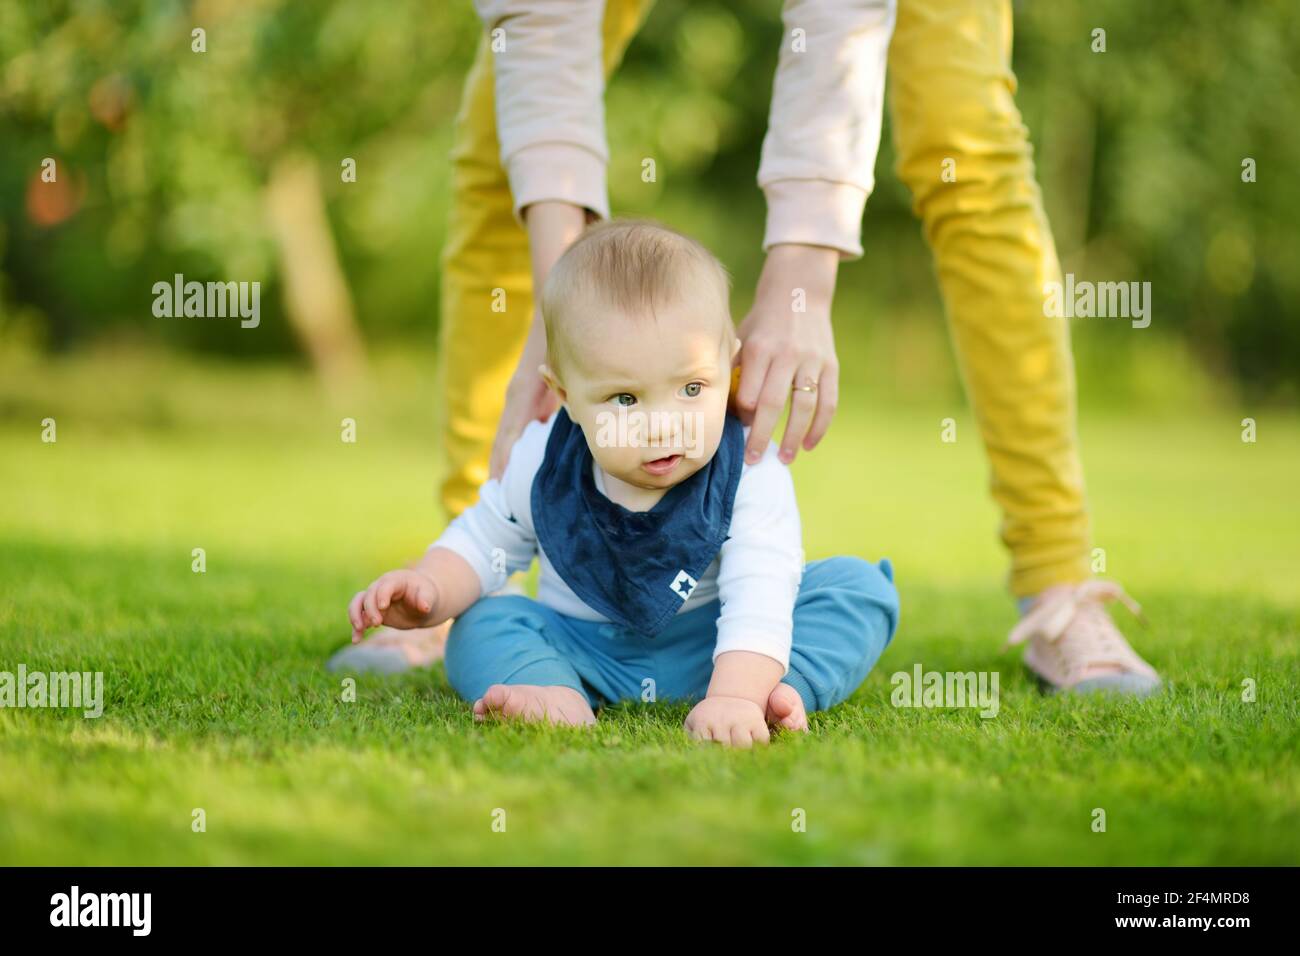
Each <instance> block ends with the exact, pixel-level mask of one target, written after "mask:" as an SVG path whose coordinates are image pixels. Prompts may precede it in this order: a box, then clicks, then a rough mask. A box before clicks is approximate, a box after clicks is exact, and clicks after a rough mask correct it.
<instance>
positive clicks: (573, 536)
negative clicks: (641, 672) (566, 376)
mask: <svg viewBox="0 0 1300 956" xmlns="http://www.w3.org/2000/svg"><path fill="white" fill-rule="evenodd" d="M555 414H556V418H555V424H554V425H553V426H552V428H551V435H550V438H549V439H548V440H547V443H546V455H545V457H544V458H543V459H542V464H541V467H540V468H538V470H537V474H536V476H535V477H534V478H533V488H532V497H531V502H532V508H533V527H534V528H535V529H536V531H537V540H538V543H539V544H540V545H541V547H542V550H543V551H545V552H546V557H547V558H548V559H549V560H550V562H551V564H552V565H553V566H554V567H555V570H556V573H558V574H559V576H560V577H561V578H562V579H563V580H564V583H565V584H567V585H568V586H569V587H570V588H571V589H572V590H573V593H574V594H576V595H577V596H578V597H579V598H581V599H582V601H583V602H584V603H585V604H586V605H587V606H588V607H590V608H592V609H593V610H595V611H598V612H600V613H601V614H603V615H604V616H605V617H607V618H609V619H610V620H611V621H614V622H615V623H617V624H621V625H622V626H623V627H626V628H628V629H630V630H633V631H637V632H640V633H642V634H646V635H649V636H654V635H655V634H657V633H659V632H660V631H662V630H663V629H664V628H665V627H667V626H668V624H669V623H670V622H671V621H672V619H673V616H674V615H675V614H676V613H677V612H678V611H679V610H681V606H682V604H684V603H685V602H686V599H687V598H688V597H690V595H691V591H692V590H694V588H695V585H696V582H698V581H699V579H700V578H701V577H703V576H704V572H705V571H706V570H707V569H708V567H709V565H710V564H712V563H713V559H714V558H715V557H717V555H718V550H719V549H720V548H721V547H722V543H723V542H724V541H726V540H727V533H728V530H729V529H730V527H731V509H732V506H733V505H734V504H735V501H736V488H737V486H738V485H739V484H740V472H741V469H742V468H743V466H744V455H745V435H744V431H743V430H742V427H741V424H740V420H739V419H737V418H735V417H734V416H732V415H728V416H727V418H726V423H725V424H724V426H723V429H722V441H721V442H720V443H719V445H718V451H717V453H716V454H715V455H714V456H713V459H712V460H711V461H710V462H709V463H708V464H707V465H706V466H705V467H703V468H701V469H700V470H699V471H697V472H696V473H695V474H693V475H691V477H689V478H687V479H686V480H685V481H683V482H680V483H678V484H676V485H674V486H673V487H672V488H669V489H668V492H667V493H666V494H665V495H664V496H663V497H662V498H660V499H659V501H658V502H656V504H655V506H654V507H653V508H651V509H650V510H649V511H629V510H628V509H627V508H624V507H623V506H622V505H620V504H618V503H617V502H614V501H611V500H610V499H608V498H606V497H605V495H604V494H602V493H601V491H600V490H599V489H598V488H597V487H596V481H595V478H594V477H593V475H592V457H591V449H590V448H588V447H587V439H586V438H585V437H584V436H583V434H582V429H581V428H579V427H578V426H577V425H575V424H574V423H573V420H572V419H570V418H569V413H568V411H566V410H565V409H564V408H561V409H560V410H559V411H558V412H556V413H555Z"/></svg>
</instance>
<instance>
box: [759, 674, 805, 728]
mask: <svg viewBox="0 0 1300 956" xmlns="http://www.w3.org/2000/svg"><path fill="white" fill-rule="evenodd" d="M767 722H768V723H769V724H774V725H776V726H778V727H782V728H784V729H786V730H799V731H805V732H806V731H807V730H808V711H807V710H806V709H805V708H804V705H803V698H802V697H800V696H799V692H798V691H797V690H795V689H794V688H793V687H791V686H790V685H789V684H777V685H776V687H775V689H773V691H772V693H771V694H769V695H768V698H767Z"/></svg>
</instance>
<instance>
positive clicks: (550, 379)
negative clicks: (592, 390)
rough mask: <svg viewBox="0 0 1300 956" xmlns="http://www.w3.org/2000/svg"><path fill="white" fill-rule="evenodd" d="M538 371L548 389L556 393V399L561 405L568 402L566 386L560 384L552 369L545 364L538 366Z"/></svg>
mask: <svg viewBox="0 0 1300 956" xmlns="http://www.w3.org/2000/svg"><path fill="white" fill-rule="evenodd" d="M537 371H538V373H539V374H540V375H541V376H542V381H544V382H545V383H546V387H547V388H549V389H550V390H551V391H552V392H554V393H555V397H556V398H558V399H559V400H560V403H561V404H564V403H565V402H567V401H568V395H567V393H566V392H565V391H564V386H563V385H561V384H560V380H559V379H558V378H556V376H555V373H554V372H553V371H551V367H550V366H549V365H547V364H546V363H545V362H543V363H542V364H541V365H539V366H537Z"/></svg>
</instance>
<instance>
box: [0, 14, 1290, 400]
mask: <svg viewBox="0 0 1300 956" xmlns="http://www.w3.org/2000/svg"><path fill="white" fill-rule="evenodd" d="M903 2H906V0H903ZM779 6H780V5H779V3H777V2H775V0H769V2H766V3H762V4H748V3H745V4H742V3H724V2H687V0H660V2H658V3H657V5H656V7H655V8H654V10H653V12H652V13H651V15H650V18H649V20H648V22H647V23H646V24H645V27H644V29H643V31H642V33H641V34H640V36H639V37H638V38H637V40H636V41H635V42H634V43H633V45H632V46H631V48H630V49H629V51H628V54H627V58H626V61H625V63H624V65H623V67H622V69H621V70H620V71H619V73H618V75H617V76H616V78H615V80H614V81H613V82H612V84H611V86H610V89H609V92H608V129H609V135H610V141H611V150H612V158H611V169H610V192H611V200H612V203H613V207H614V209H615V211H616V213H619V214H642V215H652V216H654V217H656V218H658V219H661V220H663V221H666V222H669V223H672V224H674V225H676V226H678V227H680V228H683V229H685V230H687V231H690V232H692V233H695V234H697V235H699V236H700V237H701V238H702V239H704V240H705V241H706V242H708V243H709V245H710V246H711V247H712V248H714V249H715V250H716V251H717V252H718V253H719V255H721V256H722V258H723V259H724V261H725V262H726V263H727V265H728V267H729V268H730V269H731V270H732V272H733V274H734V275H735V277H736V286H737V305H738V307H739V308H740V309H743V307H744V305H745V304H746V303H747V301H748V297H749V295H750V294H751V290H752V285H753V281H754V279H755V278H756V275H757V269H758V266H759V264H760V262H761V254H760V250H759V242H760V239H761V235H762V224H763V204H762V197H761V194H760V193H759V191H758V189H757V187H756V186H755V183H754V176H755V173H756V171H757V167H758V156H759V146H760V143H761V141H762V137H763V132H764V129H765V126H766V120H767V107H768V98H769V94H770V90H771V77H772V72H773V69H774V66H775V63H776V53H777V49H778V47H779V44H780V42H781V26H780V21H779V15H778V14H779ZM195 27H202V28H203V29H205V30H206V31H207V38H206V39H207V51H206V52H205V53H201V54H200V53H195V52H192V50H191V30H193V29H194V28H195ZM1098 27H1100V28H1103V29H1105V30H1106V34H1107V49H1106V52H1105V53H1094V52H1093V51H1092V49H1091V46H1092V31H1093V30H1094V29H1096V28H1098ZM1016 31H1017V33H1016V52H1015V68H1016V72H1017V75H1018V77H1019V81H1020V89H1019V93H1018V101H1019V103H1020V105H1021V108H1022V111H1023V113H1024V115H1025V119H1026V122H1027V124H1028V126H1029V128H1030V131H1031V134H1032V136H1033V139H1034V142H1035V145H1036V147H1037V150H1038V163H1039V173H1040V180H1041V181H1042V183H1043V186H1044V190H1045V194H1046V197H1047V203H1048V210H1049V214H1050V215H1051V217H1052V221H1053V225H1054V227H1055V230H1056V234H1057V242H1058V247H1059V249H1060V252H1061V255H1062V259H1063V265H1064V266H1065V268H1066V270H1067V271H1073V272H1074V273H1075V274H1076V275H1077V276H1078V277H1079V278H1095V279H1103V280H1139V281H1150V282H1151V283H1152V288H1153V301H1154V313H1153V314H1154V321H1153V324H1152V328H1151V329H1150V330H1149V331H1146V332H1143V333H1142V334H1143V335H1150V336H1157V337H1171V338H1173V339H1175V340H1177V341H1178V342H1179V343H1180V344H1185V345H1186V347H1187V349H1189V350H1190V351H1191V352H1192V353H1194V354H1195V356H1196V357H1197V359H1198V363H1199V365H1200V366H1201V368H1202V369H1204V370H1207V371H1208V372H1209V374H1210V375H1211V376H1213V377H1215V378H1217V379H1220V380H1223V381H1232V382H1235V383H1236V388H1238V389H1239V391H1240V392H1241V393H1242V394H1244V395H1246V396H1249V397H1252V398H1273V399H1280V400H1283V401H1293V400H1295V399H1296V397H1297V395H1298V394H1300V256H1298V255H1297V253H1298V252H1300V242H1297V239H1296V236H1297V222H1298V221H1300V176H1298V175H1297V174H1300V129H1298V128H1297V126H1296V119H1297V117H1298V116H1300V110H1298V109H1297V107H1300V76H1298V75H1297V63H1300V18H1297V17H1296V16H1295V9H1294V4H1293V3H1291V2H1288V0H1252V2H1227V0H1224V2H1208V3H1197V4H1185V3H1180V2H1177V0H1142V2H1133V0H1095V2H1088V3H1085V2H1082V0H1069V2H1065V0H1058V2H1052V3H1047V2H1040V3H1023V4H1017V6H1016ZM479 33H480V30H479V24H478V22H477V19H476V18H475V16H474V12H473V9H472V6H471V4H470V3H469V0H456V2H449V3H448V2H444V3H431V2H428V0H394V2H386V3H382V4H375V3H368V2H365V0H321V2H311V3H303V2H290V0H249V2H238V3H236V2H233V0H232V2H227V0H210V2H208V0H200V2H196V3H181V2H168V0H114V2H111V3H110V2H107V0H103V2H91V0H87V2H77V3H72V2H60V0H0V144H2V147H3V149H2V151H0V338H2V339H5V340H11V341H30V342H33V343H35V344H36V345H37V347H49V348H55V349H64V348H68V347H73V346H77V345H81V344H85V343H87V342H90V341H93V340H96V339H99V338H103V337H111V338H115V339H121V338H126V339H142V340H146V341H155V340H156V341H162V342H165V343H170V344H174V345H177V346H186V347H191V348H199V349H204V350H212V351H221V352H228V353H236V354H249V355H252V354H258V355H261V354H266V355H285V354H290V353H291V352H292V351H293V349H294V345H293V341H292V337H291V336H290V335H289V333H288V332H287V331H286V323H284V322H283V321H277V320H278V319H280V318H281V317H282V316H281V315H280V314H279V310H280V308H281V306H280V304H279V296H278V291H279V289H278V282H279V277H278V275H277V262H276V258H275V254H274V248H273V242H272V238H271V236H270V232H269V228H268V226H267V224H266V216H265V211H264V209H263V197H264V193H263V190H264V187H265V184H266V181H267V177H268V173H269V170H270V169H271V168H272V166H273V164H274V163H275V161H276V160H277V159H278V158H280V157H282V156H284V155H286V154H288V153H291V152H296V151H306V152H308V153H310V154H311V155H313V156H315V157H316V158H317V159H318V161H319V164H320V168H321V173H322V176H321V179H322V182H323V183H324V187H325V190H326V196H325V201H326V205H327V209H328V211H329V215H330V218H331V224H332V226H333V229H334V234H335V241H336V242H337V244H338V247H339V251H340V256H341V259H342V264H343V267H344V270H345V272H346V275H347V277H348V282H349V284H350V286H351V291H352V294H353V297H354V300H355V303H356V310H357V314H358V320H359V322H360V323H361V325H362V328H363V330H364V331H365V333H366V336H367V338H368V339H369V340H370V341H374V342H384V341H387V342H389V343H397V342H401V343H403V344H409V343H416V344H419V345H421V346H422V347H427V346H429V345H431V344H432V342H433V334H434V330H435V329H436V318H437V317H436V313H437V289H438V281H439V277H438V268H437V262H438V252H439V250H440V248H441V244H442V239H443V236H444V233H445V220H446V209H447V204H448V195H447V193H448V181H449V175H448V172H449V171H448V168H447V155H448V150H449V146H450V140H451V125H452V119H453V117H454V115H455V111H456V109H457V106H458V101H459V96H460V88H461V84H462V82H463V78H464V76H465V73H466V71H467V69H468V66H469V63H470V62H471V60H472V59H473V55H474V50H475V46H476V43H477V42H478V37H479ZM646 156H653V157H655V158H656V161H657V167H658V179H657V182H655V183H644V182H643V181H642V180H641V176H640V163H641V160H642V158H643V157H646ZM45 157H53V158H55V159H56V161H57V162H58V169H59V179H60V183H61V185H60V188H59V190H58V191H53V192H51V191H46V192H45V193H40V192H38V189H39V186H38V183H39V175H40V168H41V162H42V160H43V159H44V158H45ZM345 157H351V158H354V159H355V160H356V162H357V170H358V176H357V182H356V183H353V184H345V183H342V182H341V181H340V177H339V175H338V171H339V168H340V165H339V164H340V163H341V161H342V160H343V158H345ZM1247 157H1249V158H1252V159H1254V160H1255V162H1256V164H1257V177H1258V181H1257V182H1255V183H1244V182H1243V181H1242V175H1241V173H1242V162H1243V160H1244V159H1245V158H1247ZM892 163H893V154H892V149H891V148H890V145H889V134H888V129H886V135H885V139H884V146H883V149H882V153H881V157H880V161H879V163H878V164H877V175H878V185H877V189H876V193H875V195H873V197H872V199H871V201H870V203H869V204H868V210H867V220H866V228H865V238H864V241H865V245H866V249H867V254H866V256H865V257H864V260H863V261H862V262H861V263H857V264H854V265H852V266H849V267H846V268H845V269H843V270H842V271H841V274H842V279H841V293H840V299H839V302H838V303H837V318H836V321H837V326H838V328H839V329H840V330H841V331H840V334H841V337H842V338H844V339H845V340H851V339H852V338H853V335H854V330H855V329H857V328H861V327H864V326H868V325H869V326H871V327H872V328H873V331H879V330H880V329H882V328H884V329H888V328H889V327H891V325H896V326H899V327H901V326H903V325H904V324H906V323H910V322H912V321H913V318H914V317H915V316H916V315H917V314H918V313H920V312H923V311H924V312H929V313H931V314H937V312H938V298H937V294H936V292H935V289H934V282H933V272H932V266H931V263H930V260H929V256H928V254H927V252H926V250H925V247H924V245H923V243H921V242H920V240H919V229H918V226H917V224H916V222H915V220H914V219H913V217H912V215H911V211H910V199H909V197H908V195H907V193H906V190H905V189H904V188H903V187H902V186H901V185H900V184H899V183H898V181H897V179H896V178H895V177H894V176H893V175H892V172H891V168H892ZM51 197H52V198H51ZM176 272H183V273H184V274H185V276H186V278H187V279H201V280H202V279H215V278H239V279H243V280H254V279H256V280H260V281H261V282H262V283H263V316H264V318H263V322H262V326H261V329H260V330H259V334H256V335H250V334H235V330H234V329H233V328H231V327H230V326H228V325H222V324H220V323H205V322H175V321H173V320H168V319H158V318H155V317H154V316H153V315H152V313H151V311H150V306H151V302H152V293H151V286H152V284H153V283H154V282H156V281H158V280H159V279H168V278H170V277H171V276H172V274H173V273H176ZM1084 334H1085V335H1087V336H1104V341H1105V359H1104V364H1106V365H1107V366H1113V365H1115V364H1117V363H1119V364H1122V363H1123V362H1124V361H1126V358H1125V357H1126V356H1131V355H1132V354H1134V352H1135V349H1139V348H1141V346H1137V345H1136V344H1135V340H1136V339H1137V338H1138V337H1139V336H1138V335H1137V334H1136V333H1127V334H1124V333H1121V332H1120V331H1119V330H1118V327H1117V326H1115V325H1114V324H1113V325H1112V328H1110V329H1105V330H1100V329H1098V328H1090V329H1087V330H1085V332H1084ZM1077 335H1078V332H1076V336H1077ZM935 338H936V340H938V339H939V337H938V336H936V337H935ZM1083 354H1084V361H1083V363H1082V364H1083V365H1084V368H1085V371H1086V367H1087V362H1086V357H1087V354H1088V346H1087V345H1085V347H1084V349H1083ZM906 373H907V369H906V368H904V369H903V370H902V371H901V373H900V374H906ZM1137 374H1138V375H1139V376H1140V374H1141V372H1140V369H1138V370H1137Z"/></svg>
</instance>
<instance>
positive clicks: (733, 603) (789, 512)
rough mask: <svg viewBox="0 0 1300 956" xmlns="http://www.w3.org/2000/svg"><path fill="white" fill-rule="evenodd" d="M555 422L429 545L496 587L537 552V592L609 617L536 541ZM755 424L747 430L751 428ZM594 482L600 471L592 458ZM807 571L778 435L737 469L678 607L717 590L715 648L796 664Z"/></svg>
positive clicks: (587, 615) (523, 439)
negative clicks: (799, 603) (721, 530)
mask: <svg viewBox="0 0 1300 956" xmlns="http://www.w3.org/2000/svg"><path fill="white" fill-rule="evenodd" d="M554 423H555V415H552V416H551V417H550V418H549V419H548V420H547V421H546V422H545V423H543V422H532V423H531V424H529V425H528V427H527V428H525V429H524V433H523V435H521V436H520V438H519V440H518V441H517V442H515V445H514V448H513V449H511V452H510V462H509V464H508V465H507V466H506V470H505V474H504V475H502V477H501V478H500V480H498V479H492V480H490V481H488V482H486V483H485V484H484V485H483V486H482V488H481V489H480V490H479V500H478V502H477V503H476V504H475V505H473V506H472V507H470V508H469V509H467V510H466V511H464V512H463V513H461V514H460V515H459V516H458V517H457V518H456V519H455V520H453V521H452V522H451V524H450V525H448V526H447V529H446V530H445V531H444V532H443V533H442V535H441V536H440V537H439V538H438V540H437V541H435V542H433V544H431V545H430V547H439V548H447V549H449V550H451V551H454V552H455V553H456V554H458V555H460V556H461V557H462V558H464V559H465V560H466V561H467V562H468V563H469V564H470V566H471V567H472V568H473V569H474V570H475V572H476V573H477V574H478V577H479V581H480V582H481V585H482V591H481V594H490V593H491V592H493V591H495V590H497V589H498V588H500V587H501V586H502V585H504V584H505V582H506V579H507V578H508V577H509V576H510V575H511V574H513V573H514V572H516V571H525V570H527V569H528V567H529V566H530V565H531V564H532V562H533V558H534V556H536V557H537V558H538V560H539V561H540V564H541V570H540V574H539V577H538V584H537V599H538V601H540V602H541V603H543V604H545V605H547V606H548V607H551V608H553V609H554V610H556V611H558V612H559V613H561V614H565V615H568V616H569V617H574V618H579V619H581V620H585V621H602V622H607V621H608V620H609V619H608V618H606V617H605V616H603V615H602V614H600V613H599V612H598V611H596V610H594V609H592V608H591V607H590V606H588V605H587V604H586V603H584V602H583V601H582V599H581V598H579V597H578V595H577V594H575V593H574V592H573V591H572V590H571V589H570V588H569V586H568V585H567V584H565V582H564V580H563V579H562V578H561V577H560V576H559V574H558V573H557V572H556V570H555V568H554V567H553V566H552V565H551V562H550V560H549V559H548V558H547V556H546V553H545V551H543V550H542V549H541V547H540V545H539V543H538V540H537V534H536V531H535V526H534V524H533V512H532V488H533V478H534V476H536V474H537V470H538V468H540V467H541V464H542V459H543V457H544V456H545V452H546V442H547V439H548V437H549V436H550V433H551V427H552V426H553V425H554ZM748 431H749V430H748V428H746V429H745V432H746V436H747V437H748ZM592 469H593V477H594V479H595V482H596V488H597V489H598V490H599V491H600V492H601V493H602V494H603V493H604V488H603V480H602V479H603V473H602V472H601V470H600V468H599V467H598V466H597V465H596V463H595V462H594V461H593V462H592ZM802 576H803V549H802V532H801V528H800V524H799V508H798V505H797V503H796V501H795V495H794V482H793V481H792V479H791V477H790V469H789V467H788V466H787V465H785V464H784V463H783V462H782V461H781V460H780V459H779V458H778V457H777V445H776V442H771V443H769V445H768V448H767V451H766V452H765V453H764V455H763V457H762V458H761V459H759V461H757V462H755V463H754V464H752V465H750V464H746V465H744V466H743V468H742V470H741V473H740V481H739V484H738V485H737V488H736V498H735V503H734V505H733V507H732V516H731V525H730V527H729V529H728V537H727V540H726V541H725V542H723V545H722V548H721V549H720V550H719V552H718V556H717V557H716V558H714V560H713V563H712V564H710V565H709V568H708V570H707V571H705V573H704V576H703V577H702V578H701V579H700V580H699V581H698V582H697V584H696V586H695V588H694V590H693V591H691V593H690V596H689V597H688V598H687V599H686V600H685V601H684V602H682V607H681V609H680V610H679V611H678V613H682V612H685V611H689V610H692V609H694V608H697V607H700V606H702V605H704V604H707V603H708V602H710V601H712V600H714V599H715V598H717V599H718V600H720V601H721V604H722V609H721V612H720V614H719V617H718V639H717V644H716V645H715V647H714V652H713V657H714V659H715V660H716V659H717V656H718V655H719V654H722V653H724V652H726V651H751V652H753V653H757V654H765V655H766V656H768V657H771V658H773V659H774V660H776V661H778V662H780V664H781V666H782V667H784V668H786V669H787V670H788V669H789V666H790V641H791V632H792V628H793V613H794V602H795V598H796V597H797V595H798V593H799V582H800V579H801V578H802Z"/></svg>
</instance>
